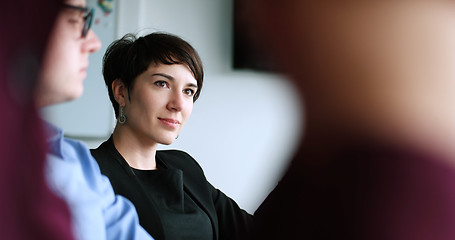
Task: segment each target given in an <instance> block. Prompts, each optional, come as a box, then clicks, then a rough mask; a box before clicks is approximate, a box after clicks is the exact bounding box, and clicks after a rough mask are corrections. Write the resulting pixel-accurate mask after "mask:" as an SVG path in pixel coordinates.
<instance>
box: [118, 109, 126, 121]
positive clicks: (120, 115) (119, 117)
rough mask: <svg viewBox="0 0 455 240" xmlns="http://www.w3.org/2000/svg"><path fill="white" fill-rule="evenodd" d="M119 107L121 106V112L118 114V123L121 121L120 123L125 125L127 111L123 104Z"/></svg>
mask: <svg viewBox="0 0 455 240" xmlns="http://www.w3.org/2000/svg"><path fill="white" fill-rule="evenodd" d="M119 108H120V111H119V112H120V114H119V115H118V119H117V121H118V123H120V125H123V124H125V123H126V116H125V113H124V112H123V107H122V105H119Z"/></svg>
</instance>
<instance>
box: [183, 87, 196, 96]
mask: <svg viewBox="0 0 455 240" xmlns="http://www.w3.org/2000/svg"><path fill="white" fill-rule="evenodd" d="M183 92H184V93H185V94H186V95H188V96H190V97H192V96H193V95H194V90H193V89H185V90H183Z"/></svg>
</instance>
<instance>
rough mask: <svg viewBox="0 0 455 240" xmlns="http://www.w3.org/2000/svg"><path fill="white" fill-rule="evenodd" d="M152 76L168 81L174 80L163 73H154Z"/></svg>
mask: <svg viewBox="0 0 455 240" xmlns="http://www.w3.org/2000/svg"><path fill="white" fill-rule="evenodd" d="M152 76H161V77H164V78H167V79H169V80H174V77H173V76H171V75H167V74H165V73H154V74H152Z"/></svg>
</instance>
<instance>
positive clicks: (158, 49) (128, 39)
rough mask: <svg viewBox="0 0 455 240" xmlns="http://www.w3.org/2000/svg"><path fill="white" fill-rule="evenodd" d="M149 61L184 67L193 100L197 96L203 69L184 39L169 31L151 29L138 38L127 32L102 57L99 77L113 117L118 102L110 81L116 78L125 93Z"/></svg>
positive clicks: (197, 55) (145, 68)
mask: <svg viewBox="0 0 455 240" xmlns="http://www.w3.org/2000/svg"><path fill="white" fill-rule="evenodd" d="M152 63H153V64H168V65H172V64H184V65H186V66H188V67H189V68H190V70H191V72H192V73H193V75H194V78H195V79H196V82H197V86H198V89H197V91H196V93H195V94H194V96H193V102H194V101H196V100H197V99H198V98H199V95H200V93H201V89H202V83H203V80H204V70H203V67H202V61H201V59H200V57H199V54H198V53H197V52H196V50H195V49H194V48H193V47H192V46H191V45H190V44H189V43H188V42H186V41H185V40H183V39H181V38H180V37H178V36H175V35H172V34H169V33H162V32H155V33H151V34H148V35H145V36H142V37H139V38H137V37H136V36H135V35H133V34H131V33H129V34H126V35H125V36H123V37H122V38H120V39H118V40H116V41H114V42H113V43H111V44H110V45H109V46H108V48H107V50H106V53H105V54H104V57H103V77H104V81H105V83H106V86H107V89H108V92H109V98H110V100H111V102H112V107H113V108H114V111H115V116H116V117H118V114H119V113H118V111H119V110H118V109H119V104H118V103H117V101H115V98H114V94H113V91H112V83H113V82H114V80H116V79H120V81H122V82H123V84H124V85H125V87H126V88H127V90H128V93H129V92H130V90H131V89H132V88H133V86H134V82H135V80H136V78H137V77H138V76H139V75H140V74H142V73H143V72H145V71H146V70H147V69H148V67H149V66H150V64H152Z"/></svg>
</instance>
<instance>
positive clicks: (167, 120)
mask: <svg viewBox="0 0 455 240" xmlns="http://www.w3.org/2000/svg"><path fill="white" fill-rule="evenodd" d="M158 120H160V122H161V123H162V124H163V125H164V126H166V127H169V128H177V127H178V126H179V125H180V121H178V120H175V119H171V118H158Z"/></svg>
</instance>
